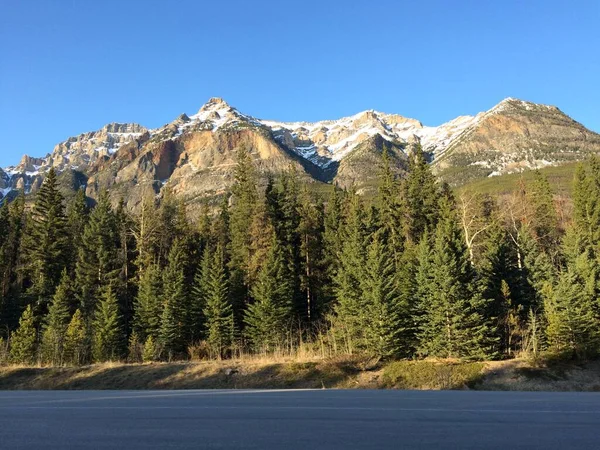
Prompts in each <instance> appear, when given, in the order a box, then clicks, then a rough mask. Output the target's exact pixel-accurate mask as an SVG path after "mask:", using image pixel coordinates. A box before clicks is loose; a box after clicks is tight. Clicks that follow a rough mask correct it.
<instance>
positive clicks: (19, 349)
mask: <svg viewBox="0 0 600 450" xmlns="http://www.w3.org/2000/svg"><path fill="white" fill-rule="evenodd" d="M10 358H11V361H12V362H13V363H16V364H27V365H31V364H33V363H35V361H36V360H37V330H36V328H35V321H34V316H33V309H32V308H31V305H28V306H27V308H25V311H23V314H22V315H21V319H19V328H17V330H16V331H15V332H14V333H13V334H12V336H11V340H10Z"/></svg>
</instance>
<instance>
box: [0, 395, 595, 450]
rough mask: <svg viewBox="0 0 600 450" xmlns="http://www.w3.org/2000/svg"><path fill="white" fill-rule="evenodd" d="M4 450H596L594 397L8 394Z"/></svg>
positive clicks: (0, 443) (1, 418)
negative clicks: (360, 449) (533, 449)
mask: <svg viewBox="0 0 600 450" xmlns="http://www.w3.org/2000/svg"><path fill="white" fill-rule="evenodd" d="M0 448H1V449H3V450H8V449H28V450H30V449H42V448H43V449H50V448H59V449H71V448H84V449H109V448H110V449H117V448H122V449H130V450H135V449H171V448H174V449H179V448H194V449H201V448H209V449H224V448H243V449H282V450H287V449H306V450H313V449H351V448H372V449H384V448H395V449H411V448H441V449H455V448H460V449H478V450H480V449H485V448H498V449H503V450H507V449H515V448H527V449H531V448H543V449H593V448H600V394H595V393H525V392H513V393H509V392H474V391H464V392H463V391H446V392H413V391H361V390H352V391H341V390H340V391H336V390H308V391H242V390H240V391H36V392H33V391H22V392H19V391H5V392H0Z"/></svg>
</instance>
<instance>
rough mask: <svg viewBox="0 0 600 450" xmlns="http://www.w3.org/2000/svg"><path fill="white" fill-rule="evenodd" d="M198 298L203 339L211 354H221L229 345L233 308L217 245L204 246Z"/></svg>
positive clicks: (220, 252)
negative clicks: (213, 246) (200, 305)
mask: <svg viewBox="0 0 600 450" xmlns="http://www.w3.org/2000/svg"><path fill="white" fill-rule="evenodd" d="M201 284H202V298H203V301H202V303H203V309H202V316H203V318H204V330H205V333H204V334H205V339H206V342H207V343H208V346H209V348H210V350H211V353H212V355H213V356H216V357H217V358H222V357H225V356H226V355H227V354H228V353H229V351H230V349H231V346H232V344H233V336H234V320H233V308H232V306H231V304H230V302H229V293H228V283H227V274H226V272H225V262H224V260H223V249H222V248H221V247H220V245H217V248H216V249H215V251H214V252H211V251H210V250H209V249H206V251H205V254H204V258H203V264H202V271H201Z"/></svg>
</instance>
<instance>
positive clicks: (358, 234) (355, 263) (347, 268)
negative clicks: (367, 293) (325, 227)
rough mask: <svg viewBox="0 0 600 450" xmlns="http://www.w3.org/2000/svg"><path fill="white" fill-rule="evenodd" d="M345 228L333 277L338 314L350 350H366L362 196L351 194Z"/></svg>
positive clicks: (364, 236)
mask: <svg viewBox="0 0 600 450" xmlns="http://www.w3.org/2000/svg"><path fill="white" fill-rule="evenodd" d="M347 205H348V206H347V208H348V210H347V213H346V217H345V220H344V227H343V235H342V236H343V238H342V239H343V242H342V249H341V253H340V260H339V268H338V270H337V272H336V274H335V278H334V289H335V297H336V301H337V303H336V306H335V313H336V316H337V320H338V322H339V323H340V325H341V326H342V332H343V335H344V341H345V343H346V347H347V350H348V351H349V352H350V353H352V352H353V351H354V350H355V349H357V348H361V347H364V344H363V330H364V329H365V328H366V323H367V320H368V318H367V317H366V311H365V310H364V308H363V307H362V305H363V301H362V288H361V284H360V283H361V280H362V279H363V276H364V268H365V260H366V255H365V242H366V238H367V236H366V231H365V224H364V212H363V208H362V203H361V201H360V199H359V197H358V196H357V195H356V194H355V193H352V194H351V195H350V198H349V199H348V203H347Z"/></svg>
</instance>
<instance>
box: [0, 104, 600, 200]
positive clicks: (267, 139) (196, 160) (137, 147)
mask: <svg viewBox="0 0 600 450" xmlns="http://www.w3.org/2000/svg"><path fill="white" fill-rule="evenodd" d="M414 144H420V145H421V146H422V148H423V149H424V150H425V151H426V152H427V153H428V154H429V157H430V160H431V163H432V165H433V168H434V170H435V171H436V172H437V173H438V174H439V175H440V176H441V177H442V178H443V179H445V180H446V181H448V182H450V183H451V184H454V185H459V184H462V183H465V182H467V181H469V180H472V179H476V178H483V177H491V176H495V175H499V174H503V173H511V172H515V171H519V170H522V169H523V168H535V167H544V166H548V165H559V164H562V163H564V162H570V161H573V160H580V159H583V158H585V157H586V156H588V155H589V154H590V153H599V152H600V135H598V134H596V133H594V132H592V131H590V130H587V129H586V128H585V127H584V126H582V125H581V124H579V123H577V122H575V121H574V120H572V119H571V118H570V117H568V116H567V115H565V114H564V113H563V112H561V111H560V110H559V109H558V108H556V107H554V106H545V105H538V104H534V103H529V102H524V101H521V100H516V99H506V100H504V101H502V102H501V103H499V104H498V105H496V106H495V107H494V108H492V109H490V110H489V111H487V112H483V113H480V114H477V115H476V116H461V117H458V118H456V119H454V120H451V121H449V122H447V123H445V124H442V125H440V126H437V127H429V126H424V125H423V124H422V123H421V122H419V121H418V120H415V119H411V118H407V117H403V116H400V115H397V114H385V113H381V112H378V111H373V110H370V111H364V112H361V113H359V114H356V115H354V116H350V117H345V118H342V119H339V120H328V121H321V122H313V123H310V122H294V123H286V122H276V121H271V120H260V119H257V118H254V117H252V116H249V115H246V114H243V113H241V112H239V111H238V110H237V109H235V108H233V107H232V106H230V105H229V104H227V103H226V102H225V101H224V100H222V99H219V98H213V99H210V100H209V101H208V102H207V103H206V104H205V105H203V106H202V107H201V108H200V110H199V111H198V112H197V113H196V114H194V115H191V116H187V115H186V114H182V115H181V116H179V117H178V118H176V119H175V120H174V121H172V122H170V123H168V124H166V125H164V126H162V127H160V128H157V129H146V128H144V127H143V126H141V125H137V124H117V123H112V124H109V125H106V126H105V127H103V128H102V129H100V130H98V131H95V132H89V133H84V134H81V135H79V136H77V137H72V138H69V139H67V140H66V141H64V142H61V143H60V144H58V145H57V146H56V147H55V148H54V150H53V151H52V152H51V153H49V154H48V155H47V156H46V157H43V158H33V157H29V156H24V157H23V159H22V160H21V162H20V163H19V164H18V165H16V166H13V167H8V168H6V169H4V170H0V198H2V197H4V196H6V195H15V193H16V191H17V190H21V189H22V190H25V192H27V193H30V192H31V193H34V192H35V191H36V190H37V189H39V186H40V185H41V182H42V180H43V176H44V173H46V172H47V171H48V170H49V169H50V167H54V168H56V169H57V170H58V171H59V172H61V173H63V174H67V175H68V176H67V175H65V176H66V177H67V178H68V179H69V184H72V185H73V187H78V186H79V185H85V186H86V192H87V194H88V195H89V196H90V197H92V198H94V197H97V195H98V193H99V192H100V190H102V189H109V190H110V191H111V193H112V195H113V198H115V199H118V198H120V197H123V198H125V199H126V201H127V203H128V206H130V207H131V208H135V207H136V206H137V205H139V203H140V202H141V199H142V198H143V196H144V195H146V193H148V192H150V193H152V194H153V195H155V194H160V193H161V192H162V191H163V190H164V189H165V188H166V187H168V188H169V189H170V190H171V191H172V192H173V193H175V195H178V196H181V197H182V198H183V199H184V200H185V201H186V202H187V203H189V204H196V203H198V202H197V200H199V199H212V198H215V197H217V196H219V195H220V194H222V193H223V192H225V191H226V190H227V189H228V188H229V187H230V186H231V184H232V182H233V168H234V166H235V155H236V151H237V149H239V148H240V147H245V148H247V149H248V150H250V153H251V155H252V157H253V159H254V161H255V163H256V166H257V168H258V170H259V172H260V173H262V174H267V173H278V172H281V171H283V170H287V169H288V168H289V167H295V168H296V170H297V171H298V173H299V174H300V175H301V176H302V177H304V178H305V179H306V180H307V181H315V180H319V181H325V182H336V183H338V184H340V185H342V186H350V185H355V186H356V187H357V188H359V190H360V189H363V190H364V189H372V188H373V187H372V186H373V180H374V178H375V177H376V176H377V173H378V170H379V166H380V161H381V154H382V152H383V150H384V149H386V150H387V151H388V153H389V154H390V155H391V161H392V163H393V167H394V169H395V170H396V171H397V172H398V173H403V172H404V171H405V170H406V169H407V155H408V154H409V152H410V151H411V148H412V146H413V145H414Z"/></svg>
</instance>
